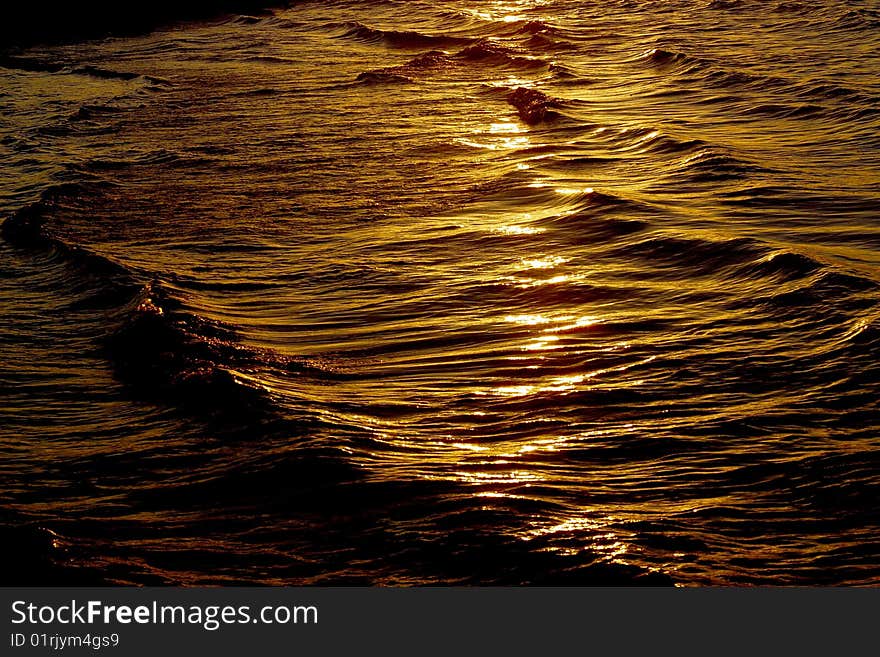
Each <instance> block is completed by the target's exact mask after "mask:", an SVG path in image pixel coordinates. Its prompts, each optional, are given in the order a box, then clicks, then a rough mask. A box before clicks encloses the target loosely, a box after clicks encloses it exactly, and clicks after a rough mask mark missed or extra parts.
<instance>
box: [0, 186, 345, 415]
mask: <svg viewBox="0 0 880 657" xmlns="http://www.w3.org/2000/svg"><path fill="white" fill-rule="evenodd" d="M101 191H102V186H100V185H95V184H83V183H67V184H63V185H56V186H53V187H50V188H49V189H47V190H46V191H45V192H44V193H43V195H42V198H41V199H40V201H38V202H36V203H32V204H30V205H27V206H25V207H23V208H20V209H19V210H17V211H16V212H15V213H14V214H13V215H12V216H10V217H8V218H7V219H6V220H5V221H4V222H3V224H2V226H0V235H2V237H3V238H4V239H5V240H6V241H7V242H8V243H9V244H11V245H13V246H16V247H18V248H24V249H29V250H41V251H46V252H49V253H50V254H51V255H52V256H53V257H55V258H60V259H63V260H65V261H66V262H69V263H70V264H71V265H73V266H74V267H75V268H76V269H77V270H78V271H79V272H80V274H79V275H85V276H88V277H90V278H93V279H97V280H98V281H99V283H100V285H99V289H98V290H97V292H95V291H92V292H91V294H92V295H93V298H85V299H80V300H78V301H76V302H75V305H76V307H78V308H89V307H95V305H96V303H99V304H100V305H101V306H102V307H105V308H107V307H108V305H109V306H110V308H109V309H110V310H112V312H111V313H110V315H108V317H111V318H113V321H112V323H111V324H110V325H108V327H107V336H106V339H105V341H104V347H105V350H106V355H107V356H108V358H109V359H110V361H111V362H112V363H113V366H114V369H115V371H116V373H117V376H118V378H119V379H120V381H122V382H124V383H126V384H127V385H128V386H130V388H131V389H132V390H134V391H136V392H137V393H138V394H139V395H140V396H145V397H149V398H155V399H161V400H163V401H166V402H170V403H173V404H174V405H176V406H179V407H182V408H185V409H188V410H197V411H200V412H209V413H211V414H229V415H232V416H241V417H244V416H248V417H254V416H270V415H273V414H274V413H275V412H276V409H275V407H274V406H273V404H272V402H271V399H270V394H269V391H268V390H267V389H266V388H265V387H264V386H262V385H261V384H259V383H258V382H257V381H256V379H255V378H254V377H253V376H249V375H248V374H247V372H249V371H254V370H257V369H263V370H272V371H275V372H278V373H281V374H283V375H297V374H301V373H303V372H308V373H310V374H311V375H312V376H319V377H323V378H328V377H335V376H337V374H338V372H337V370H335V369H334V368H333V367H332V366H330V365H329V364H328V363H327V362H324V361H322V362H319V361H314V360H307V359H303V358H296V357H290V356H281V355H279V354H277V353H275V352H272V351H271V350H268V349H260V348H256V347H251V346H246V345H244V344H243V343H242V341H241V338H240V336H239V335H238V333H237V331H236V330H235V329H234V328H233V327H231V326H228V325H225V324H222V323H220V322H218V321H215V320H210V319H207V318H205V317H202V316H200V315H197V314H195V313H192V312H188V311H186V310H185V308H184V305H183V303H182V302H181V301H180V300H179V299H178V298H177V297H176V296H175V294H173V293H172V286H170V285H169V284H167V283H164V282H162V281H161V280H159V279H158V278H157V277H155V275H154V274H152V273H151V272H144V271H136V270H133V269H130V268H128V267H126V266H124V265H123V264H121V263H119V262H117V261H115V260H113V259H111V258H110V257H108V256H106V255H103V254H100V253H98V252H96V251H93V250H91V249H88V248H86V247H83V246H80V245H77V244H72V243H70V242H68V241H67V240H65V239H63V238H62V237H59V236H58V235H56V234H55V233H53V231H52V230H51V228H50V226H49V223H50V222H49V220H50V218H51V217H52V215H53V212H55V211H57V210H58V209H59V208H58V204H59V203H60V202H62V201H63V200H65V199H71V198H74V199H79V198H82V197H85V196H90V195H91V196H93V195H95V194H99V193H101ZM145 279H146V282H144V281H145ZM95 296H96V297H97V298H94V297H95Z"/></svg>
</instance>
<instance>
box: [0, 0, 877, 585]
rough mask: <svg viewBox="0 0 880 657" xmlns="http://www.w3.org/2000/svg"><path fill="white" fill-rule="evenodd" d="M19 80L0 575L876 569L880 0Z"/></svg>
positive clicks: (409, 9) (115, 43) (482, 2)
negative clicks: (879, 2)
mask: <svg viewBox="0 0 880 657" xmlns="http://www.w3.org/2000/svg"><path fill="white" fill-rule="evenodd" d="M0 64H2V68H0V107H2V115H0V116H2V121H0V158H2V162H3V173H4V175H3V177H2V180H0V209H2V210H3V212H4V215H5V216H6V217H8V218H7V219H6V222H5V223H4V224H3V231H2V233H3V238H4V239H3V240H2V242H0V263H2V267H0V303H2V310H3V312H2V313H0V364H2V365H0V367H2V370H0V388H2V391H3V403H2V411H0V413H2V416H0V426H2V436H0V453H2V459H0V472H2V476H3V481H4V485H3V487H2V510H0V538H2V540H3V544H4V546H5V550H6V552H7V553H8V554H7V559H6V560H5V561H4V563H5V564H6V570H7V572H6V573H5V575H4V580H5V581H6V582H7V583H24V584H40V583H45V584H52V583H55V584H58V583H65V584H68V583H136V584H154V583H167V584H233V583H266V584H313V583H328V584H340V583H351V584H392V585H411V584H427V583H453V584H459V583H468V584H633V583H636V584H671V583H675V584H682V585H695V584H729V583H736V584H756V583H757V584H877V583H878V582H880V547H878V546H880V512H878V502H877V500H878V484H880V459H878V451H877V444H878V435H877V427H878V421H877V417H878V413H877V411H878V409H877V400H878V387H880V386H878V381H880V378H878V356H880V323H878V322H880V305H878V301H880V289H878V285H880V273H878V265H880V213H878V209H880V206H878V192H880V137H878V135H880V106H878V99H880V75H878V73H880V12H878V10H877V8H876V5H875V4H874V3H872V2H857V1H843V0H841V1H832V0H819V1H816V2H782V1H778V0H774V1H772V2H764V1H760V2H759V1H757V0H731V1H724V2H722V1H719V0H714V1H711V2H707V1H684V0H671V1H668V2H640V1H637V0H635V1H634V0H614V1H612V2H603V3H593V2H580V1H579V2H573V1H568V0H521V1H515V0H510V1H508V2H491V1H488V0H474V1H470V2H464V1H463V0H462V1H459V0H448V1H436V2H419V1H413V2H398V1H391V0H387V1H381V0H375V1H370V2H354V1H352V2H334V3H325V2H301V3H297V4H296V5H294V6H292V7H290V8H288V9H280V10H277V11H276V12H274V13H269V14H263V15H259V16H249V15H240V16H239V15H236V16H233V17H228V18H225V19H215V20H211V21H207V22H201V23H187V24H179V25H176V26H169V27H165V28H163V29H161V30H159V31H155V32H152V33H150V34H146V35H140V36H117V37H113V38H105V39H102V40H95V41H85V42H78V43H67V44H60V45H47V46H33V47H30V48H28V49H18V50H14V51H13V50H8V51H7V53H6V54H5V55H4V56H3V58H2V62H0Z"/></svg>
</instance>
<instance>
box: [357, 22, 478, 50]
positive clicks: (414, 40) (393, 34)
mask: <svg viewBox="0 0 880 657" xmlns="http://www.w3.org/2000/svg"><path fill="white" fill-rule="evenodd" d="M345 27H347V28H348V29H347V31H346V32H345V33H344V34H343V35H342V36H343V37H344V38H349V39H357V40H359V41H365V42H368V43H385V44H388V45H390V46H394V47H395V48H431V47H435V48H436V47H443V46H462V45H467V44H470V43H473V42H474V41H476V39H475V38H472V37H457V36H452V35H432V34H422V33H421V32H416V31H413V30H406V31H398V30H381V29H378V28H374V27H369V26H368V25H364V24H363V23H358V22H356V21H355V22H351V23H346V24H345Z"/></svg>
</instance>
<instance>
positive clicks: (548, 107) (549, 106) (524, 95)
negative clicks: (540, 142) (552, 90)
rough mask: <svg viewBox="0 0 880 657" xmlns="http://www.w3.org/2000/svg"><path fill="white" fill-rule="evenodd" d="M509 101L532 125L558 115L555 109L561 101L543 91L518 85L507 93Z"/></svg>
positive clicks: (522, 117)
mask: <svg viewBox="0 0 880 657" xmlns="http://www.w3.org/2000/svg"><path fill="white" fill-rule="evenodd" d="M507 102H508V103H510V104H511V105H513V106H514V107H515V108H516V110H517V113H518V114H519V117H520V118H521V119H522V120H523V121H525V122H526V123H528V124H530V125H534V124H536V123H541V122H542V121H546V120H547V119H551V118H553V117H555V116H557V114H556V112H555V110H556V109H557V108H559V107H561V106H562V105H561V102H560V101H559V100H557V99H555V98H551V97H550V96H548V95H547V94H545V93H544V92H542V91H538V90H537V89H529V88H527V87H518V88H516V89H514V90H513V91H511V92H510V93H509V94H508V95H507Z"/></svg>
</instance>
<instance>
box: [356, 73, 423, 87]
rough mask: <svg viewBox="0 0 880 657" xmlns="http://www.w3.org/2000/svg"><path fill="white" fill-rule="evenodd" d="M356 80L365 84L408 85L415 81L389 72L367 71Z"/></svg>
mask: <svg viewBox="0 0 880 657" xmlns="http://www.w3.org/2000/svg"><path fill="white" fill-rule="evenodd" d="M355 79H356V80H357V81H358V82H362V83H364V84H407V83H410V82H412V81H413V80H412V78H408V77H406V76H405V75H400V74H399V73H391V72H389V71H365V72H363V73H360V74H359V75H358V76H357V78H355Z"/></svg>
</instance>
